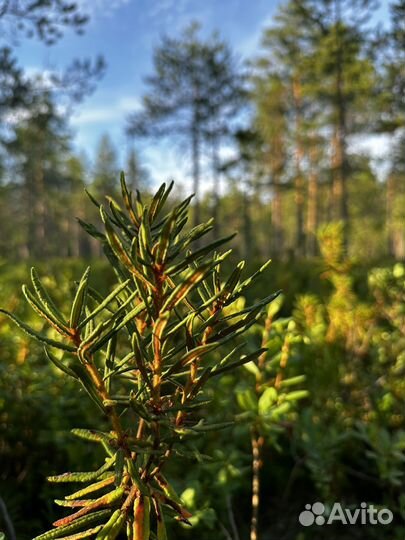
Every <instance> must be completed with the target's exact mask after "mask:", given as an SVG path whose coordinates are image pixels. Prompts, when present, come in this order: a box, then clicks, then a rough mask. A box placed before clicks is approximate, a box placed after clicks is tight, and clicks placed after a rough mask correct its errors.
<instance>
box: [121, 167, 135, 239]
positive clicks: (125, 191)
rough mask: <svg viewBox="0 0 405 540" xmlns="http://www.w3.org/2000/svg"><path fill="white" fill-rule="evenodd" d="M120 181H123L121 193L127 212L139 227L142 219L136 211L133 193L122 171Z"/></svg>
mask: <svg viewBox="0 0 405 540" xmlns="http://www.w3.org/2000/svg"><path fill="white" fill-rule="evenodd" d="M120 183H121V193H122V198H123V200H124V204H125V207H126V209H127V212H128V214H129V217H130V218H131V220H132V222H133V224H134V225H135V227H136V229H138V228H139V224H140V220H139V218H138V216H137V215H136V213H135V210H134V207H133V204H132V196H131V193H130V192H129V191H128V187H127V184H126V182H125V175H124V173H123V172H122V173H121V176H120Z"/></svg>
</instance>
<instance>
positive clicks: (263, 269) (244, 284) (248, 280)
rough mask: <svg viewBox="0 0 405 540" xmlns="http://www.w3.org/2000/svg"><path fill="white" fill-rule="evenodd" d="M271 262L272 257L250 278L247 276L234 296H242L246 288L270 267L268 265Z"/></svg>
mask: <svg viewBox="0 0 405 540" xmlns="http://www.w3.org/2000/svg"><path fill="white" fill-rule="evenodd" d="M270 263H271V259H269V260H268V261H267V262H265V263H264V264H263V265H262V266H261V267H260V268H259V270H257V272H255V273H254V274H253V275H251V276H250V277H249V278H247V279H246V280H245V281H243V282H242V283H241V284H240V285H239V287H237V288H236V290H235V293H234V294H233V296H232V298H237V297H238V296H240V295H241V294H242V293H243V292H244V290H245V289H247V288H248V287H250V285H252V283H253V282H254V281H255V280H256V279H257V278H258V277H259V276H260V275H261V274H262V273H263V272H264V271H265V270H266V269H267V268H268V266H269V265H270Z"/></svg>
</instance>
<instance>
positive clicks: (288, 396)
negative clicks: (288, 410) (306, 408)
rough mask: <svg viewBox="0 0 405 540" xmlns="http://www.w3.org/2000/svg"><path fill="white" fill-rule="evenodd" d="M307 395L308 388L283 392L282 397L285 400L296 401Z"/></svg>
mask: <svg viewBox="0 0 405 540" xmlns="http://www.w3.org/2000/svg"><path fill="white" fill-rule="evenodd" d="M308 396H309V392H308V390H296V391H295V392H289V393H288V394H285V397H284V399H285V400H286V401H298V400H299V399H306V398H307V397H308Z"/></svg>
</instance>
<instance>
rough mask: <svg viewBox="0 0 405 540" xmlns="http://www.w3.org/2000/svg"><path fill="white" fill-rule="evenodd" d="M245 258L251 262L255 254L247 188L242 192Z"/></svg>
mask: <svg viewBox="0 0 405 540" xmlns="http://www.w3.org/2000/svg"><path fill="white" fill-rule="evenodd" d="M242 216H243V244H244V254H243V256H244V258H245V259H246V260H247V261H249V260H250V258H251V256H252V253H253V249H252V248H253V245H252V244H253V238H252V220H251V217H250V196H249V193H248V189H247V187H245V188H244V189H243V191H242Z"/></svg>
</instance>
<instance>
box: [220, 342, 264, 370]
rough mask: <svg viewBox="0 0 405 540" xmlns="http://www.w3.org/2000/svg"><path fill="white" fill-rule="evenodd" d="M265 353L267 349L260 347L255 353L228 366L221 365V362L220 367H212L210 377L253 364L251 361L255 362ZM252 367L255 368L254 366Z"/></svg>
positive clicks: (242, 357)
mask: <svg viewBox="0 0 405 540" xmlns="http://www.w3.org/2000/svg"><path fill="white" fill-rule="evenodd" d="M265 351H267V349H265V348H264V347H262V348H261V349H258V350H257V351H255V352H253V353H251V354H248V355H244V356H241V358H239V360H236V361H235V362H231V363H230V364H225V365H222V362H221V366H222V367H218V368H215V367H214V369H213V370H212V372H211V377H215V376H216V375H221V374H222V373H225V372H227V371H233V370H234V369H236V368H238V367H240V366H243V365H245V364H248V363H250V362H252V363H253V360H255V359H256V358H257V357H258V356H260V355H261V354H262V353H263V352H265ZM254 365H255V366H256V364H254ZM256 367H257V366H256Z"/></svg>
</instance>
